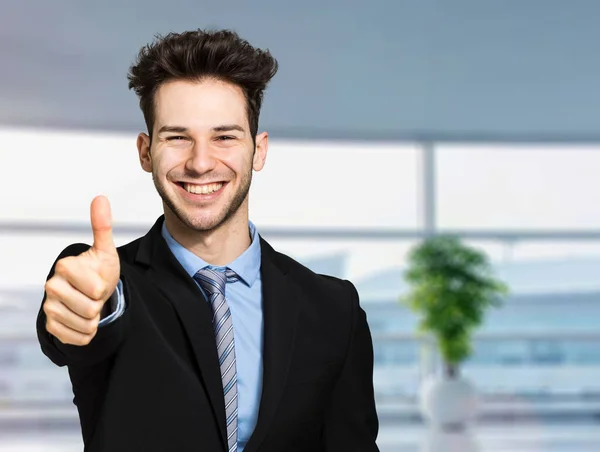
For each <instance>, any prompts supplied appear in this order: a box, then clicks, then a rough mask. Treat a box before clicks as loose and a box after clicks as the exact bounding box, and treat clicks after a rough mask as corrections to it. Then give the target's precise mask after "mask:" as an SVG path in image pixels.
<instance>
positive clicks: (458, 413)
mask: <svg viewBox="0 0 600 452" xmlns="http://www.w3.org/2000/svg"><path fill="white" fill-rule="evenodd" d="M404 276H405V278H406V281H407V282H408V283H409V287H410V289H409V292H408V293H407V294H406V295H405V296H404V297H403V302H404V303H406V305H407V306H408V307H409V308H410V309H411V310H412V311H413V312H415V313H416V314H417V315H418V316H419V317H420V322H419V331H420V332H422V333H425V334H427V335H428V336H429V337H431V338H432V339H434V341H435V344H436V347H437V350H438V351H439V355H440V357H441V360H442V363H443V372H442V373H441V375H434V376H432V377H430V378H429V379H427V380H426V381H425V382H424V384H423V387H422V390H421V407H422V410H423V414H424V415H425V417H426V418H428V419H429V420H430V422H432V423H434V424H435V425H437V426H440V427H442V428H447V427H454V429H456V428H457V427H459V428H460V427H461V426H464V424H465V423H466V422H467V421H468V420H469V419H470V418H472V417H473V416H474V414H475V412H476V406H477V403H476V397H475V391H474V388H473V386H472V384H471V383H470V382H468V381H467V380H466V379H465V378H463V377H462V376H461V375H460V365H461V363H463V362H464V361H465V360H466V359H467V358H468V357H469V356H470V355H471V353H472V350H473V343H472V342H473V334H474V332H475V331H476V329H477V328H478V327H479V326H480V325H481V324H482V323H483V321H484V319H485V314H486V312H487V311H488V310H489V309H490V308H492V307H498V306H500V304H501V300H502V298H503V297H504V296H505V295H506V294H507V287H506V285H505V284H504V283H503V282H501V281H499V280H498V279H496V278H495V277H494V275H493V271H492V267H491V265H490V263H489V261H488V258H487V255H486V254H485V253H483V252H481V251H479V250H477V249H475V248H472V247H469V246H467V245H465V244H464V243H462V242H461V240H460V239H458V238H457V237H453V236H444V235H440V236H432V237H430V238H427V239H425V240H423V241H422V242H421V243H419V244H418V245H417V246H415V247H414V248H413V249H412V250H411V252H410V255H409V260H408V267H407V269H406V272H405V275H404Z"/></svg>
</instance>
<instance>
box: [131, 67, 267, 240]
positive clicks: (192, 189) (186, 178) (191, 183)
mask: <svg viewBox="0 0 600 452" xmlns="http://www.w3.org/2000/svg"><path fill="white" fill-rule="evenodd" d="M154 108H155V120H154V130H153V136H152V145H151V147H150V140H149V137H148V136H147V135H145V134H140V136H139V137H138V150H139V154H140V162H141V164H142V167H143V168H144V170H146V171H148V172H151V173H152V178H153V180H154V185H155V186H156V189H157V191H158V193H159V194H160V196H161V198H162V199H163V204H164V208H165V216H167V217H173V220H175V221H177V220H178V221H180V222H181V223H182V225H183V226H186V227H187V228H190V229H192V230H195V231H209V230H213V229H215V228H217V227H218V226H220V225H221V224H223V223H224V222H226V221H227V220H230V219H231V218H232V217H235V216H236V214H238V215H240V214H241V215H246V216H245V217H244V216H242V217H240V218H247V209H248V191H249V189H250V182H251V179H252V170H253V169H254V170H255V171H260V170H261V169H262V167H263V166H264V162H265V158H266V153H267V144H268V136H267V134H266V133H263V134H260V135H258V136H257V137H256V152H254V151H255V146H254V145H253V140H252V136H251V135H250V128H249V124H248V116H247V113H246V99H245V97H244V94H243V92H242V90H241V89H240V88H239V87H237V86H235V85H232V84H230V83H226V82H222V81H216V80H211V79H206V80H203V81H201V82H189V81H172V82H168V83H165V84H163V85H161V86H160V88H159V89H158V91H157V92H156V96H155V107H154ZM171 214H172V215H171Z"/></svg>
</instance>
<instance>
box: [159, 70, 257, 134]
mask: <svg viewBox="0 0 600 452" xmlns="http://www.w3.org/2000/svg"><path fill="white" fill-rule="evenodd" d="M200 85H203V86H200ZM163 88H164V89H163ZM234 88H237V90H236V89H234ZM246 107H247V104H246V98H245V97H244V95H243V92H242V91H241V89H240V88H239V87H237V86H235V85H231V84H229V83H225V82H195V83H192V82H180V81H177V82H175V83H173V82H171V83H169V84H167V85H165V86H161V87H160V88H159V90H158V91H157V93H156V96H155V105H154V109H155V111H154V113H155V125H156V126H157V127H158V128H159V129H160V128H161V127H163V126H178V127H186V128H188V129H212V128H215V127H218V126H222V125H227V124H229V125H231V124H237V125H240V126H242V127H243V128H244V129H246V128H247V127H248V121H247V108H246Z"/></svg>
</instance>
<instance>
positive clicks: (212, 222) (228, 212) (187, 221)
mask: <svg viewBox="0 0 600 452" xmlns="http://www.w3.org/2000/svg"><path fill="white" fill-rule="evenodd" d="M152 180H153V181H154V186H155V187H156V191H157V192H158V194H159V196H160V197H161V199H162V200H163V203H164V204H165V205H166V206H167V207H168V208H169V210H170V211H171V212H173V214H174V215H175V216H176V217H177V218H178V219H179V221H180V222H181V223H182V224H183V225H184V226H185V227H187V228H189V229H191V230H193V231H196V232H209V231H213V230H215V229H217V228H219V227H220V226H221V225H223V224H224V223H226V222H227V221H228V220H229V219H230V218H232V217H233V216H234V215H235V214H236V213H237V211H238V210H239V209H240V207H241V205H242V204H243V203H244V201H245V199H246V197H247V196H248V193H249V191H250V184H251V182H252V167H250V169H249V170H248V172H246V174H244V175H243V176H242V178H241V182H240V186H239V188H238V190H237V191H236V193H235V194H234V196H233V198H232V200H231V201H230V202H229V204H227V205H225V206H224V207H223V208H222V210H221V211H220V212H219V213H217V214H216V215H215V216H214V217H213V218H194V215H193V213H190V212H186V209H185V207H184V206H181V205H177V203H176V202H175V199H173V198H175V195H172V196H169V193H167V190H166V189H165V185H164V184H163V182H162V181H161V180H160V179H159V178H158V177H156V174H155V172H154V171H153V172H152ZM165 183H166V184H168V183H169V182H165Z"/></svg>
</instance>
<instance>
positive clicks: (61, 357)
mask: <svg viewBox="0 0 600 452" xmlns="http://www.w3.org/2000/svg"><path fill="white" fill-rule="evenodd" d="M88 249H89V245H85V244H83V243H77V244H74V245H70V246H68V247H67V248H65V249H64V250H63V251H62V253H60V255H59V256H58V258H57V259H56V261H55V262H54V264H53V265H52V268H51V270H50V273H49V274H48V277H47V280H48V279H50V278H51V277H52V276H53V275H54V269H55V266H56V262H58V261H59V260H60V259H62V258H63V257H67V256H78V255H79V254H81V253H83V252H84V251H87V250H88ZM120 281H121V284H122V287H123V297H127V292H128V288H127V282H126V280H125V279H124V278H123V275H121V279H120ZM45 301H46V293H45V292H44V297H43V299H42V304H41V307H40V310H39V312H38V316H37V319H36V330H37V336H38V340H39V343H40V346H41V349H42V352H43V353H44V354H45V355H46V356H47V357H48V358H49V359H50V360H51V361H52V362H53V363H54V364H56V365H57V366H61V367H62V366H65V365H66V366H73V367H82V366H91V365H94V364H97V363H99V362H101V361H103V360H106V359H107V358H109V357H110V356H111V355H112V354H113V353H114V352H115V350H116V349H117V348H118V347H119V345H120V344H121V342H122V340H123V337H124V335H125V331H126V328H127V323H128V311H129V310H128V309H125V310H124V312H122V314H121V315H120V316H119V317H118V318H115V319H114V320H113V321H111V322H110V323H107V324H105V325H102V326H101V327H99V328H98V330H97V333H96V336H94V338H93V339H92V340H91V341H90V343H89V344H88V345H85V346H77V345H70V344H63V343H62V342H61V341H60V340H58V339H57V338H56V337H54V336H53V335H52V334H50V333H49V332H48V331H47V330H46V314H45V313H44V310H43V305H44V302H45Z"/></svg>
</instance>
